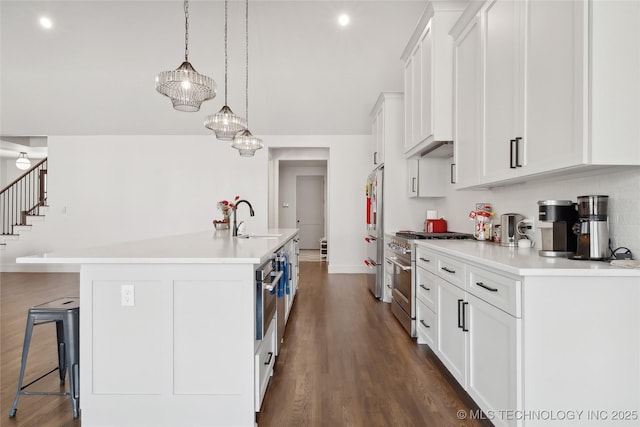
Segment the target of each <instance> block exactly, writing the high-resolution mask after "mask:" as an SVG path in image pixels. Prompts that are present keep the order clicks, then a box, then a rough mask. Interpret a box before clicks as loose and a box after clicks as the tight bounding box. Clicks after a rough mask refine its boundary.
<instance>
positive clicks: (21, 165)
mask: <svg viewBox="0 0 640 427" xmlns="http://www.w3.org/2000/svg"><path fill="white" fill-rule="evenodd" d="M16 167H17V168H18V169H20V170H21V171H25V170H27V169H29V168H30V167H31V160H29V157H27V153H25V152H24V151H21V152H20V155H19V156H18V158H17V159H16Z"/></svg>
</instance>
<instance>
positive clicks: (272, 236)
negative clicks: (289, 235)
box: [237, 234, 282, 239]
mask: <svg viewBox="0 0 640 427" xmlns="http://www.w3.org/2000/svg"><path fill="white" fill-rule="evenodd" d="M280 236H282V234H242V235H240V236H237V237H238V239H277V238H278V237H280Z"/></svg>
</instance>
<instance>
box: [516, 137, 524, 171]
mask: <svg viewBox="0 0 640 427" xmlns="http://www.w3.org/2000/svg"><path fill="white" fill-rule="evenodd" d="M520 141H522V137H520V136H519V137H517V138H516V167H518V168H521V167H522V163H520ZM523 149H524V147H523Z"/></svg>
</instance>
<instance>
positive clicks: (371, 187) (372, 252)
mask: <svg viewBox="0 0 640 427" xmlns="http://www.w3.org/2000/svg"><path fill="white" fill-rule="evenodd" d="M383 177H384V166H378V167H377V168H375V169H374V170H373V171H372V172H371V173H370V174H369V176H368V177H367V185H366V205H367V209H366V224H367V228H366V230H367V232H366V233H367V234H366V237H365V238H364V240H365V242H366V245H367V258H366V259H365V261H364V263H365V265H366V266H367V267H369V274H368V275H367V284H368V286H369V289H370V290H371V292H372V293H373V295H374V296H375V297H376V298H378V299H380V298H382V292H383V282H384V278H383V273H384V272H383V265H384V230H383V214H382V206H383V193H382V187H383V186H382V183H383Z"/></svg>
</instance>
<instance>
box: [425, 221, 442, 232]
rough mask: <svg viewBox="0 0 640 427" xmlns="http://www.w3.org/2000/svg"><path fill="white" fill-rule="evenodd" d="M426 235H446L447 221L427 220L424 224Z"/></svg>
mask: <svg viewBox="0 0 640 427" xmlns="http://www.w3.org/2000/svg"><path fill="white" fill-rule="evenodd" d="M424 232H425V233H446V232H447V221H446V220H445V219H444V218H438V219H427V220H426V221H425V222H424Z"/></svg>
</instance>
